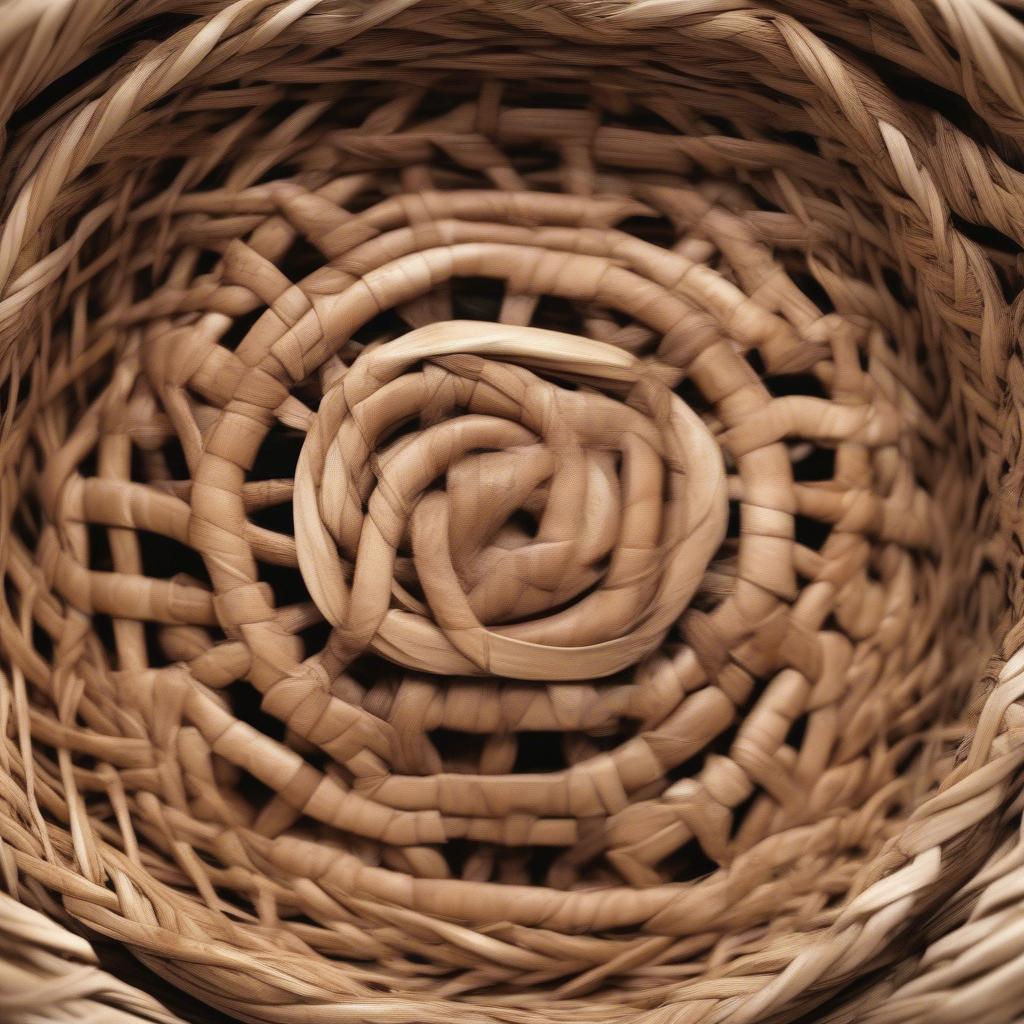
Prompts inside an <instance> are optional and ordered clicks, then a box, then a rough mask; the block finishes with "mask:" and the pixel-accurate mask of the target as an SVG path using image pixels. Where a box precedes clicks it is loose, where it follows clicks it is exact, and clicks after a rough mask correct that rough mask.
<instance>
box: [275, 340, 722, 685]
mask: <svg viewBox="0 0 1024 1024" xmlns="http://www.w3.org/2000/svg"><path fill="white" fill-rule="evenodd" d="M726 520H727V497H726V484H725V472H724V467H723V463H722V456H721V452H720V450H719V447H718V445H717V443H716V442H715V440H714V438H713V437H712V436H711V434H710V433H709V431H708V429H707V427H706V426H705V425H704V424H703V422H702V421H701V420H700V418H699V417H698V416H697V415H696V414H695V413H694V412H692V411H691V410H690V409H689V408H688V407H687V405H686V404H685V403H684V402H683V401H682V399H680V398H679V397H678V396H677V395H675V394H673V393H672V392H671V391H670V390H669V389H668V388H667V387H666V386H665V385H664V384H662V383H659V382H658V381H656V380H654V379H653V378H652V377H651V376H650V375H649V374H647V373H646V372H645V367H644V364H643V363H642V362H641V361H640V360H638V359H636V358H635V357H634V356H632V355H630V354H629V353H628V352H625V351H623V350H621V349H619V348H616V347H614V346H612V345H608V344H604V343H602V342H599V341H594V340H590V339H586V338H581V337H575V336H572V335H568V334H562V333H558V332H555V331H550V330H542V329H539V328H534V327H520V326H508V325H501V324H493V323H477V322H472V321H446V322H440V323H434V324H431V325H429V326H427V327H423V328H420V329H418V330H415V331H412V332H411V333H409V334H407V335H405V336H404V337H403V338H401V339H398V340H396V341H392V342H390V343H389V344H387V345H384V346H379V347H375V348H370V349H368V350H367V351H365V352H364V353H363V354H362V355H360V356H359V358H358V359H356V360H355V362H354V363H353V364H352V366H351V367H350V368H349V369H348V370H347V372H346V373H345V374H344V375H343V376H342V377H341V378H340V379H339V380H338V381H337V382H336V383H335V386H334V387H333V388H332V389H331V390H330V391H329V392H328V393H327V395H326V396H325V397H324V399H323V401H322V403H321V406H320V410H319V413H318V415H317V417H316V420H315V423H314V425H313V426H312V427H311V429H310V430H309V432H308V434H307V437H306V441H305V444H304V445H303V449H302V453H301V456H300V458H299V463H298V468H297V471H296V482H295V527H296V543H297V548H298V558H299V564H300V567H301V570H302V574H303V577H304V579H305V581H306V585H307V587H308V589H309V592H310V594H311V595H312V597H313V599H314V600H315V601H316V604H317V605H318V606H319V608H320V610H321V612H322V613H323V615H324V616H325V618H326V619H327V620H328V621H329V622H331V623H332V624H333V626H334V628H335V632H334V638H333V643H332V646H333V647H334V648H335V649H336V651H338V652H341V653H342V656H343V659H344V660H346V661H350V660H352V659H353V658H355V657H356V656H358V655H359V654H361V653H362V652H364V651H365V650H367V649H370V650H373V651H375V652H376V653H379V654H382V655H384V656H386V657H387V658H389V659H391V660H393V661H395V662H398V663H400V664H402V665H405V666H407V667H409V668H414V669H418V670H423V671H429V672H434V673H444V674H453V675H463V676H465V675H482V674H494V675H501V676H506V677H512V678H518V679H537V680H541V679H587V678H596V677H603V676H608V675H610V674H612V673H614V672H617V671H619V670H621V669H623V668H625V667H627V666H629V665H632V664H634V663H635V662H637V661H638V660H639V659H641V658H642V657H643V656H644V655H646V654H648V653H649V652H651V651H652V650H654V649H655V648H657V647H658V645H659V644H660V643H661V641H662V640H663V638H664V636H665V634H666V632H667V631H668V629H669V628H670V627H671V625H672V624H673V623H674V622H676V621H677V620H678V618H679V615H680V613H681V612H682V611H683V610H684V609H685V607H686V606H687V603H688V602H689V600H690V598H691V597H692V595H693V594H694V592H695V591H696V589H697V586H698V584H699V583H700V581H701V579H702V577H703V575H704V573H705V571H706V568H707V565H708V562H709V560H710V558H711V556H712V555H713V554H714V552H715V550H716V549H717V548H718V546H719V544H720V543H721V541H722V538H723V537H724V534H725V528H726Z"/></svg>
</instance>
